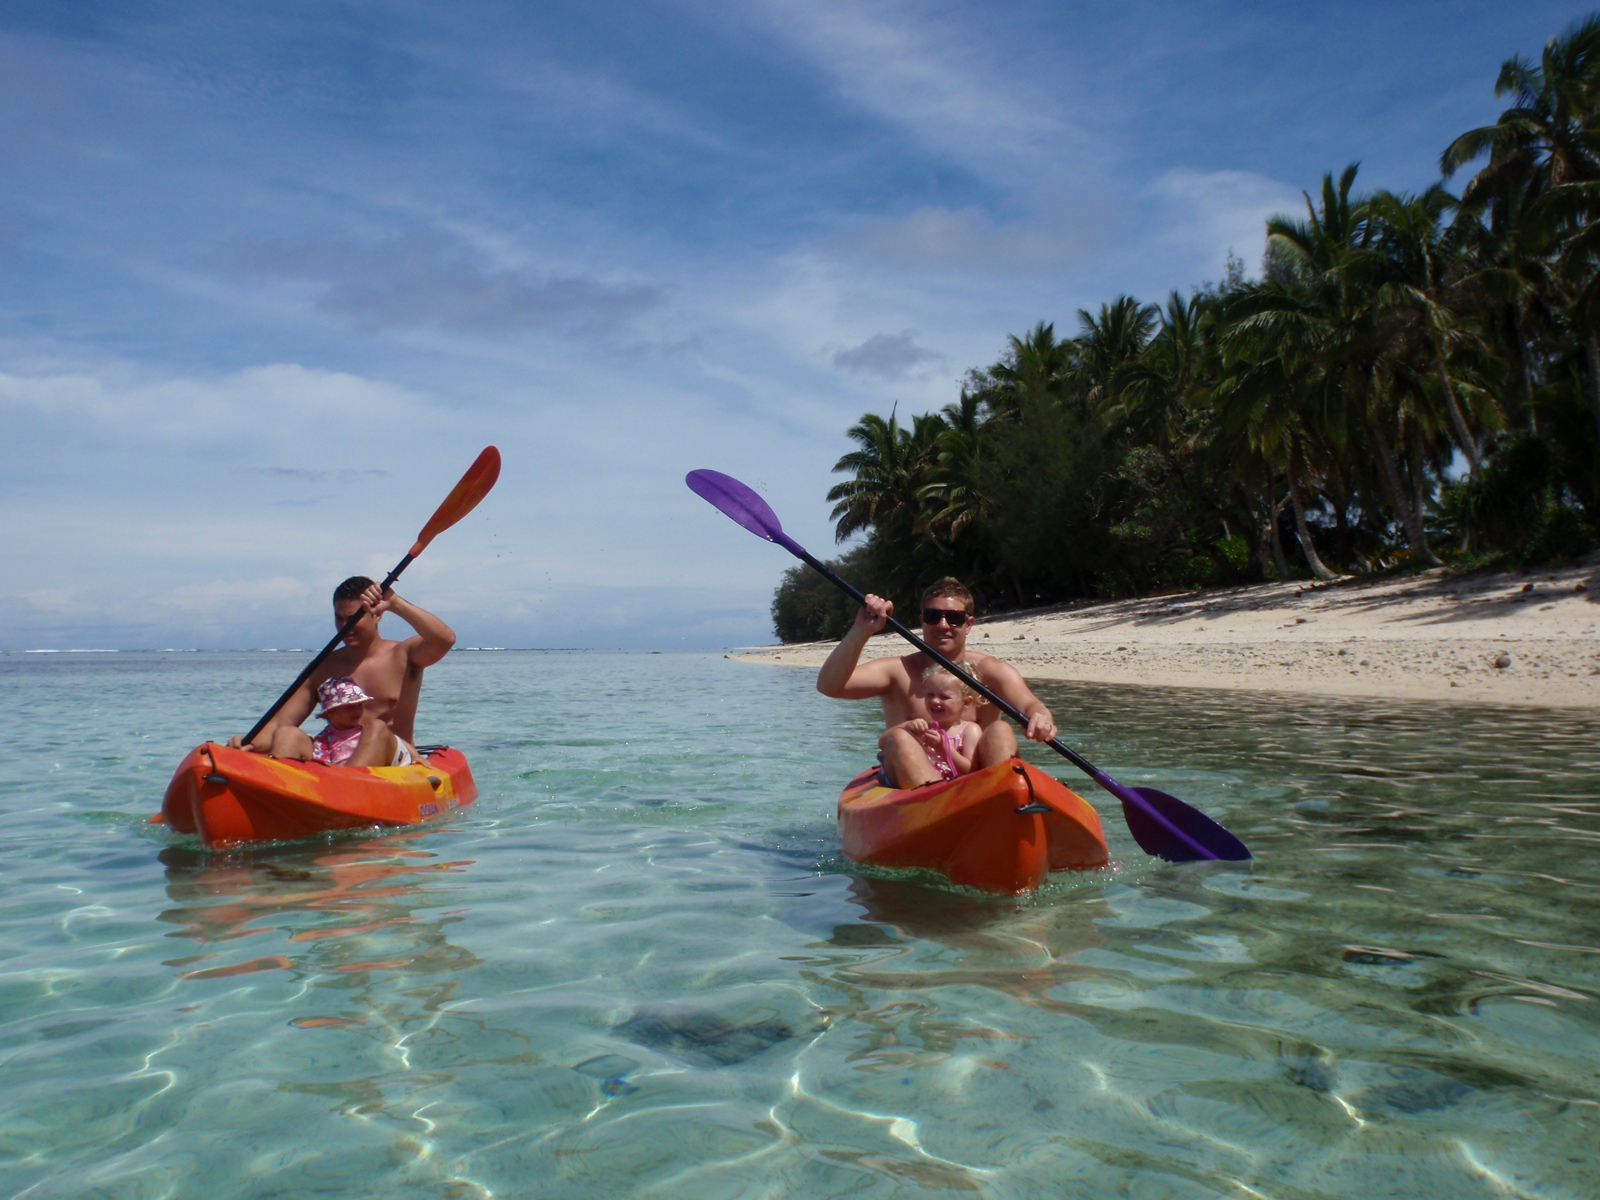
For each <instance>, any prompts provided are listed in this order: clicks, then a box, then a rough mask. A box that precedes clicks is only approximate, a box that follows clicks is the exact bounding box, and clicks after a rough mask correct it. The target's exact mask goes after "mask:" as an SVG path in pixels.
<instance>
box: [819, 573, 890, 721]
mask: <svg viewBox="0 0 1600 1200" xmlns="http://www.w3.org/2000/svg"><path fill="white" fill-rule="evenodd" d="M892 612H894V602H893V601H890V600H885V599H884V598H883V597H882V596H868V597H867V602H866V603H865V604H863V605H862V606H861V609H860V611H858V612H857V613H856V619H855V623H854V624H852V625H851V626H850V628H849V630H847V631H846V633H845V635H844V637H842V638H840V639H839V644H838V645H837V646H835V647H834V648H833V653H832V654H830V655H828V660H827V661H826V662H825V663H823V664H822V669H821V670H820V671H818V672H817V691H819V692H821V693H822V694H823V695H824V696H831V697H833V699H835V700H870V699H871V698H872V697H874V696H881V695H883V694H884V693H885V692H886V691H888V690H889V686H890V684H891V682H892V681H893V677H892V676H891V674H890V671H889V667H888V665H887V664H886V663H885V661H884V660H883V659H881V658H880V659H875V660H874V661H872V662H869V663H866V664H862V662H861V652H862V651H863V650H865V649H866V648H867V639H868V638H870V637H871V636H872V635H873V634H875V633H877V632H878V631H879V630H880V629H882V628H883V626H884V621H885V620H886V619H887V618H888V616H889V614H891V613H892Z"/></svg>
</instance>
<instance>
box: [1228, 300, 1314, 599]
mask: <svg viewBox="0 0 1600 1200" xmlns="http://www.w3.org/2000/svg"><path fill="white" fill-rule="evenodd" d="M1244 299H1245V302H1246V303H1248V296H1246V297H1245V298H1244ZM1265 328H1266V327H1263V326H1260V325H1252V324H1251V323H1250V322H1249V321H1248V320H1245V321H1240V322H1238V323H1237V324H1236V325H1235V326H1234V328H1233V330H1232V336H1231V338H1230V343H1231V344H1230V353H1229V355H1228V358H1227V361H1226V366H1225V369H1224V373H1223V376H1222V378H1221V380H1220V381H1219V382H1218V385H1217V389H1216V399H1217V402H1218V409H1219V414H1220V416H1221V418H1222V421H1223V425H1224V428H1225V429H1226V431H1227V433H1228V435H1229V440H1230V441H1232V442H1233V443H1234V444H1236V445H1237V444H1239V443H1243V444H1244V445H1246V446H1248V447H1249V449H1250V450H1251V451H1253V452H1254V453H1255V454H1258V455H1260V456H1261V458H1262V459H1264V460H1265V461H1266V462H1267V463H1268V464H1270V465H1271V467H1272V469H1273V471H1274V472H1275V473H1276V472H1281V473H1282V474H1284V475H1285V476H1287V478H1288V484H1289V501H1290V504H1291V505H1292V506H1293V508H1294V522H1295V531H1296V533H1298V534H1299V537H1300V546H1301V549H1302V550H1303V551H1304V553H1305V559H1306V565H1307V566H1308V567H1310V568H1311V573H1312V574H1313V575H1315V576H1316V577H1317V578H1318V579H1321V580H1325V581H1326V580H1331V579H1333V578H1335V576H1334V574H1333V572H1332V571H1330V570H1328V568H1327V566H1326V565H1324V563H1323V562H1322V559H1321V557H1320V556H1319V555H1318V554H1317V549H1316V545H1315V543H1314V542H1313V541H1312V538H1311V527H1310V523H1309V522H1308V521H1307V520H1306V493H1305V481H1306V479H1307V476H1308V474H1310V473H1311V471H1312V467H1311V459H1310V456H1309V454H1308V448H1309V447H1310V446H1311V445H1313V444H1314V437H1313V434H1312V431H1311V426H1312V425H1313V424H1314V423H1315V421H1316V420H1317V418H1318V417H1319V416H1320V415H1322V414H1320V413H1319V412H1317V409H1316V405H1315V403H1314V402H1308V401H1314V397H1315V394H1316V391H1317V388H1316V380H1315V370H1314V369H1313V368H1311V367H1310V366H1308V365H1307V364H1304V363H1295V362H1294V361H1292V360H1291V359H1290V358H1289V357H1287V356H1285V355H1282V354H1280V353H1276V352H1275V351H1274V348H1273V347H1272V345H1271V341H1270V337H1271V335H1270V333H1268V334H1267V336H1266V337H1265V338H1262V337H1261V336H1260V335H1261V333H1262V332H1263V331H1264V329H1265ZM1268 503H1269V511H1268V515H1267V520H1268V521H1270V522H1271V523H1272V528H1271V529H1270V530H1269V532H1270V534H1271V537H1272V545H1273V549H1274V557H1275V558H1276V559H1277V563H1278V571H1279V574H1280V575H1282V576H1283V577H1284V578H1287V577H1288V573H1287V569H1286V566H1285V564H1284V563H1283V560H1282V554H1283V551H1282V547H1281V544H1280V543H1278V541H1277V531H1276V525H1277V519H1276V510H1277V505H1275V504H1272V503H1271V496H1270V494H1269V496H1268Z"/></svg>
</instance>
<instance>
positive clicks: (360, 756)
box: [345, 714, 398, 767]
mask: <svg viewBox="0 0 1600 1200" xmlns="http://www.w3.org/2000/svg"><path fill="white" fill-rule="evenodd" d="M397 744H398V739H397V738H396V737H395V735H394V730H392V729H390V728H389V722H387V721H385V720H382V719H381V718H379V717H369V716H367V715H366V714H362V717H361V740H360V741H359V742H357V743H356V752H355V753H354V754H352V755H351V756H350V760H349V762H347V763H346V764H345V765H346V766H350V767H387V766H388V765H389V764H390V763H392V762H394V751H395V746H396V745H397Z"/></svg>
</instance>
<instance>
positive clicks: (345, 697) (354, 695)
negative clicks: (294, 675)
mask: <svg viewBox="0 0 1600 1200" xmlns="http://www.w3.org/2000/svg"><path fill="white" fill-rule="evenodd" d="M317 699H318V700H320V701H321V702H322V707H321V708H320V709H319V710H318V711H317V716H319V717H325V718H326V719H327V722H328V723H327V724H326V725H325V726H323V728H322V732H321V733H319V734H317V736H316V737H314V738H312V739H311V757H312V759H313V760H314V761H316V762H319V763H327V764H328V765H329V766H330V767H337V766H340V765H342V764H344V763H347V762H349V761H350V756H351V755H352V754H354V753H355V752H356V747H357V746H358V745H360V743H361V706H362V705H363V704H365V703H366V702H367V701H368V700H371V699H372V697H371V696H369V695H367V694H366V692H364V691H362V690H361V685H360V684H359V683H357V682H356V681H355V680H354V679H351V678H350V676H348V675H336V676H334V677H333V678H332V679H329V680H326V681H324V682H323V684H322V686H321V687H319V688H318V689H317Z"/></svg>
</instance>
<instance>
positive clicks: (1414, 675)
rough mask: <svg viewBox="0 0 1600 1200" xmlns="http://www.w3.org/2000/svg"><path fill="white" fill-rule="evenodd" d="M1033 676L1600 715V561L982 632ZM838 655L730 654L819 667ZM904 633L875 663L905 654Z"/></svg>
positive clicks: (1204, 599) (1235, 598)
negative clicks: (1553, 709)
mask: <svg viewBox="0 0 1600 1200" xmlns="http://www.w3.org/2000/svg"><path fill="white" fill-rule="evenodd" d="M968 646H969V647H971V648H972V649H975V650H981V651H983V652H984V653H987V654H995V655H998V656H999V657H1001V658H1004V659H1006V660H1007V661H1009V662H1012V663H1014V664H1015V665H1016V666H1017V667H1018V668H1019V669H1020V670H1021V671H1022V672H1023V674H1025V675H1027V676H1029V677H1030V678H1033V679H1057V680H1080V681H1086V682H1096V683H1133V684H1155V685H1163V684H1164V685H1181V686H1184V687H1205V688H1232V689H1239V688H1248V689H1255V690H1264V691H1281V692H1302V693H1312V694H1316V695H1323V696H1380V697H1388V698H1393V699H1406V700H1450V701H1469V702H1470V701H1478V702H1483V703H1489V704H1510V705H1547V706H1553V707H1564V708H1592V707H1600V555H1590V556H1588V557H1587V558H1585V559H1581V560H1578V561H1577V562H1575V563H1573V564H1571V565H1569V566H1566V567H1562V568H1559V569H1553V570H1543V571H1533V572H1528V573H1526V574H1473V575H1464V576H1455V577H1450V576H1448V575H1447V574H1446V573H1445V572H1444V571H1443V570H1439V571H1429V572H1426V573H1424V574H1421V575H1414V576H1409V577H1406V578H1404V579H1390V580H1383V581H1377V582H1369V581H1365V580H1360V579H1346V580H1341V581H1338V582H1336V583H1333V584H1329V585H1318V586H1317V587H1315V588H1313V587H1312V586H1311V585H1309V584H1305V583H1272V584H1261V585H1257V586H1253V587H1242V588H1228V589H1219V590H1214V591H1207V592H1184V593H1181V594H1177V595H1167V596H1156V597H1146V598H1143V599H1139V600H1117V601H1109V602H1101V603H1087V602H1086V603H1080V604H1076V605H1071V606H1067V607H1055V608H1046V609H1036V610H1032V611H1022V612H1018V613H1015V614H1004V615H999V616H996V617H995V618H993V619H989V620H980V622H979V624H978V626H977V628H976V629H975V630H974V631H973V634H972V636H971V638H970V639H969V641H968ZM832 647H833V643H831V642H829V643H821V642H818V643H800V644H795V645H789V646H775V647H760V648H752V649H748V650H743V651H740V652H738V653H737V654H734V655H732V656H731V657H734V658H738V659H741V660H743V661H747V662H768V663H781V664H783V665H786V666H801V667H816V666H820V665H821V663H822V661H823V659H824V658H826V657H827V654H828V652H829V651H830V650H831V649H832ZM904 651H905V643H904V642H903V641H902V640H901V639H900V638H899V637H897V636H895V635H894V634H885V635H883V636H881V637H878V638H875V639H873V642H872V645H871V646H870V647H868V651H867V656H868V657H876V656H879V655H886V654H900V653H904Z"/></svg>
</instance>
